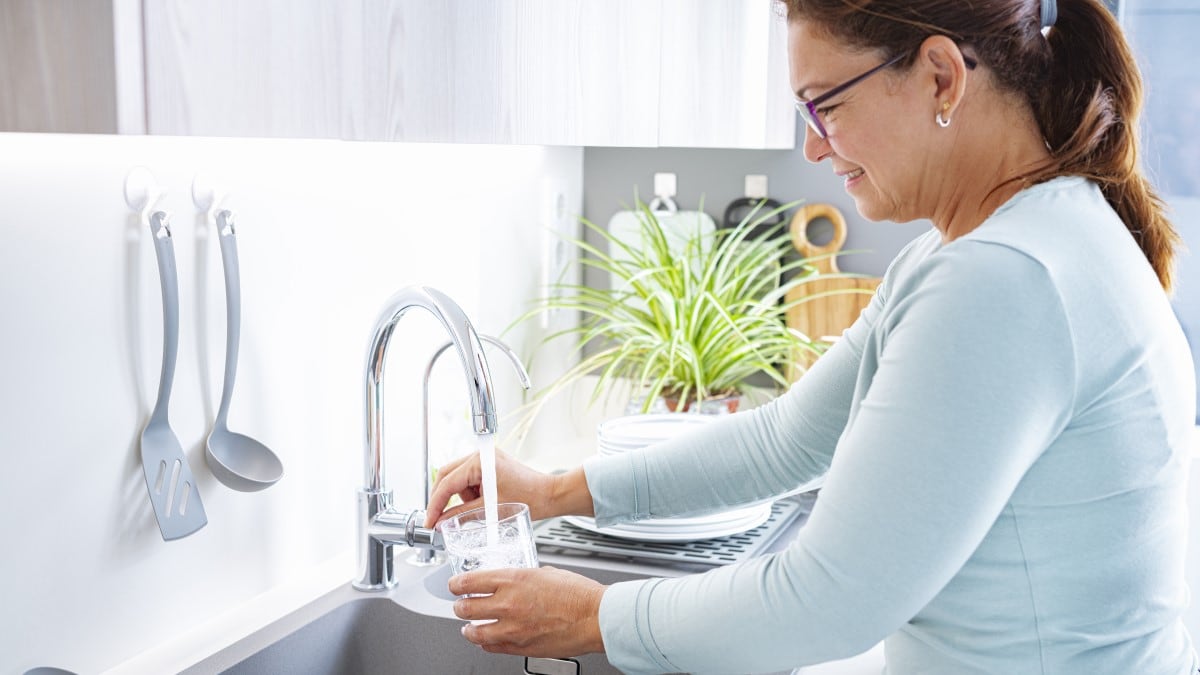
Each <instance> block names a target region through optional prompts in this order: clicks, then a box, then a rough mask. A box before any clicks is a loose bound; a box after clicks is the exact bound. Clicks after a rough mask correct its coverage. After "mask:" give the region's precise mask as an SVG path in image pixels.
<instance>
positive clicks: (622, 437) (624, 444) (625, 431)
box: [596, 413, 717, 455]
mask: <svg viewBox="0 0 1200 675" xmlns="http://www.w3.org/2000/svg"><path fill="white" fill-rule="evenodd" d="M716 417H717V416H716V415H693V414H689V413H683V414H679V413H666V414H662V415H626V416H625V417H617V418H615V419H611V420H608V421H607V422H601V423H600V426H599V427H598V428H597V430H596V448H597V450H598V451H599V452H600V454H601V455H616V454H620V453H622V452H627V451H629V450H637V449H638V448H643V447H645V446H647V445H654V444H655V443H658V442H659V441H665V440H667V439H669V438H674V437H675V436H678V435H680V434H685V433H687V432H689V431H691V430H694V429H696V428H697V427H698V426H700V425H702V424H707V423H708V422H710V421H712V420H713V419H715V418H716Z"/></svg>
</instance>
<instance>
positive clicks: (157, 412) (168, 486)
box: [141, 211, 208, 541]
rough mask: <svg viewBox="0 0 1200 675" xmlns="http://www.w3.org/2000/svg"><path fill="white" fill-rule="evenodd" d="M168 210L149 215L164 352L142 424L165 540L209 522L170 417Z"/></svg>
mask: <svg viewBox="0 0 1200 675" xmlns="http://www.w3.org/2000/svg"><path fill="white" fill-rule="evenodd" d="M168 220H169V218H168V216H167V214H166V213H164V212H162V211H155V212H154V213H153V214H151V215H150V235H151V238H152V239H153V240H154V256H155V258H156V259H157V260H158V277H159V284H160V286H161V288H162V305H163V309H162V313H163V354H162V370H161V371H160V373H159V381H158V398H157V400H156V401H155V402H154V411H153V412H151V413H150V421H149V422H147V423H146V428H145V429H143V430H142V439H141V453H142V473H143V475H145V477H146V488H147V489H148V490H149V491H150V503H151V504H152V505H153V506H154V517H155V519H156V520H157V521H158V529H159V530H160V531H161V532H162V537H163V539H164V540H166V541H171V540H172V539H179V538H181V537H186V536H187V535H189V534H191V533H193V532H195V531H196V530H199V529H200V528H202V527H204V526H205V525H207V524H208V516H207V515H206V514H205V513H204V504H203V503H202V502H201V501H200V491H199V490H198V489H197V487H196V479H195V477H194V476H193V475H192V469H191V467H189V466H188V462H187V458H186V457H185V456H184V454H183V447H182V446H181V445H180V444H179V438H178V437H176V436H175V432H174V431H172V430H171V424H170V422H169V421H168V419H167V416H168V408H169V407H170V404H171V386H172V384H173V382H174V380H175V361H176V356H177V354H178V348H179V278H178V273H177V272H176V269H175V246H174V243H173V242H172V239H171V229H170V227H169V225H168Z"/></svg>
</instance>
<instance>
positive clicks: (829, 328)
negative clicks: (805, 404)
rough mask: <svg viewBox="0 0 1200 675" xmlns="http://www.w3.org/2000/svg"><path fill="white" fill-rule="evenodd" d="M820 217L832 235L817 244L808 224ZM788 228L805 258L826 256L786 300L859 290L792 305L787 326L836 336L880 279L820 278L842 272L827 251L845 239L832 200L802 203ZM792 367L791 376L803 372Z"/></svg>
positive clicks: (808, 361)
mask: <svg viewBox="0 0 1200 675" xmlns="http://www.w3.org/2000/svg"><path fill="white" fill-rule="evenodd" d="M820 218H825V219H828V220H829V222H830V223H832V224H833V239H831V240H830V241H829V243H827V244H825V245H823V246H817V245H816V244H814V243H812V242H811V241H809V239H808V226H809V224H810V223H812V222H813V221H814V220H818V219H820ZM790 228H791V233H792V245H794V246H795V247H796V250H797V251H798V252H799V253H800V255H801V256H803V257H805V258H809V257H812V256H822V255H824V256H828V257H823V258H820V259H818V260H814V261H813V262H812V265H813V266H814V267H816V268H817V270H818V271H819V272H820V274H819V275H818V276H817V277H815V278H814V279H813V280H812V281H807V282H805V283H802V284H800V285H798V286H796V287H795V288H793V289H792V290H790V291H788V294H787V302H791V301H792V300H795V299H797V298H800V297H803V296H809V295H819V294H822V293H830V292H833V291H858V292H840V293H836V294H833V295H826V296H823V297H819V298H814V299H812V300H809V301H808V302H804V303H801V304H799V305H797V306H795V307H792V308H791V309H789V310H788V314H787V324H788V327H789V328H794V329H795V330H798V331H800V332H801V333H804V334H805V335H807V336H809V337H810V338H812V339H814V340H820V339H822V338H824V337H827V336H828V337H833V338H836V337H838V336H840V335H841V334H842V331H844V330H846V329H847V328H849V327H850V324H852V323H854V321H855V320H856V319H857V318H858V315H859V313H860V312H862V310H863V308H864V307H866V306H867V304H868V303H870V302H871V296H872V294H873V293H874V291H875V288H876V287H877V286H879V282H880V279H879V277H850V278H831V279H829V278H822V276H824V275H827V274H840V273H841V270H840V269H838V264H837V256H831V255H829V254H833V253H837V252H838V251H841V250H842V245H843V244H845V243H846V219H845V218H843V217H842V213H841V211H838V210H837V207H835V206H833V205H832V204H806V205H804V206H801V207H800V208H798V209H796V213H795V214H794V215H793V216H792V222H791V225H790ZM814 360H815V358H814V357H812V356H811V355H809V354H807V353H806V354H804V355H802V357H801V358H800V359H799V364H798V365H800V366H802V367H803V368H807V367H808V366H810V365H812V362H813V361H814ZM792 370H793V372H792V378H793V379H795V378H796V377H799V376H800V374H801V373H803V371H802V370H800V369H799V368H794V369H792Z"/></svg>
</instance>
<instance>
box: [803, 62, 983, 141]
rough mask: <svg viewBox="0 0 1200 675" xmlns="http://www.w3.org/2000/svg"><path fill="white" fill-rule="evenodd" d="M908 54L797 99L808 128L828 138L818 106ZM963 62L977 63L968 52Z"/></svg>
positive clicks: (969, 66) (969, 65) (967, 63)
mask: <svg viewBox="0 0 1200 675" xmlns="http://www.w3.org/2000/svg"><path fill="white" fill-rule="evenodd" d="M906 56H908V54H907V53H902V54H897V55H896V56H893V57H892V58H890V59H888V60H887V61H884V62H883V63H881V64H879V65H877V66H875V67H874V68H872V69H870V70H868V71H867V72H865V73H863V74H862V75H859V76H857V77H853V78H851V79H849V80H846V81H845V82H843V83H841V84H839V85H838V86H836V87H834V88H833V89H830V90H829V91H827V92H825V93H824V94H821V95H820V96H818V97H816V98H814V99H813V100H811V101H799V100H798V101H796V111H797V112H799V113H800V116H801V117H803V118H804V121H805V123H807V124H808V128H810V129H812V130H813V131H815V132H816V133H817V137H818V138H827V137H828V135H827V134H826V133H825V125H823V124H821V118H820V117H819V116H818V115H817V106H819V105H821V104H822V103H824V102H826V101H828V100H829V99H831V98H833V97H834V96H837V95H838V94H840V93H842V92H844V91H846V90H847V89H849V88H850V87H853V86H854V85H856V84H858V83H859V82H862V81H863V80H865V79H867V78H868V77H870V76H872V75H874V74H875V73H878V72H879V71H881V70H883V69H884V68H890V67H892V66H894V65H896V64H897V63H900V62H901V61H902V60H904V57H906ZM963 62H964V63H965V64H966V66H967V68H968V69H971V70H974V68H975V65H976V63H975V59H973V58H971V57H969V56H967V55H966V54H963Z"/></svg>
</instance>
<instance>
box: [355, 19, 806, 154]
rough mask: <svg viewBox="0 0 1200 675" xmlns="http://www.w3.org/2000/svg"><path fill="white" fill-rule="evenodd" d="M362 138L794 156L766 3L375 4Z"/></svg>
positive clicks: (781, 27) (779, 32)
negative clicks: (775, 151) (764, 151)
mask: <svg viewBox="0 0 1200 675" xmlns="http://www.w3.org/2000/svg"><path fill="white" fill-rule="evenodd" d="M367 14H368V16H367V17H366V21H365V24H364V35H365V36H366V37H365V49H366V52H367V55H366V63H367V73H368V74H367V87H366V90H365V96H366V99H367V106H366V108H367V111H368V113H367V115H366V118H367V127H366V129H364V132H365V135H364V136H363V137H365V138H368V139H389V140H413V141H453V142H468V143H517V144H526V143H528V144H539V145H583V146H640V147H654V146H675V147H726V148H733V147H740V148H792V147H794V145H795V112H794V110H793V107H792V103H791V96H790V94H789V91H788V89H789V87H788V79H787V62H786V53H785V43H786V39H787V29H786V25H785V24H784V22H783V20H782V18H780V17H778V16H776V15H775V14H774V9H773V6H772V5H771V3H754V2H743V1H742V0H658V1H648V0H572V1H569V2H567V1H562V0H513V1H510V2H504V3H486V4H483V3H473V4H466V3H416V2H400V3H376V4H372V5H369V8H368V10H367Z"/></svg>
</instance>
